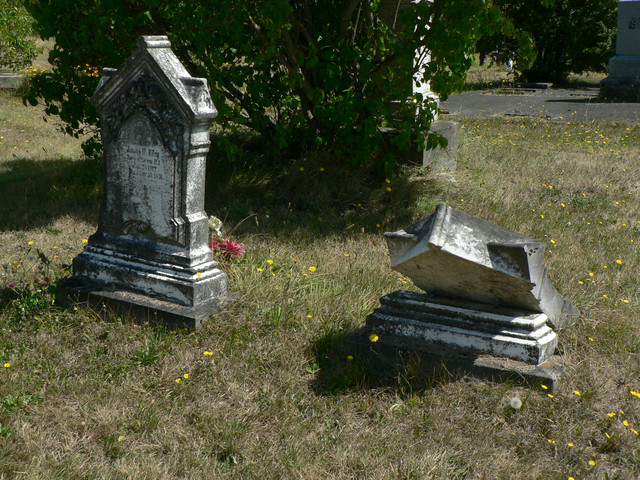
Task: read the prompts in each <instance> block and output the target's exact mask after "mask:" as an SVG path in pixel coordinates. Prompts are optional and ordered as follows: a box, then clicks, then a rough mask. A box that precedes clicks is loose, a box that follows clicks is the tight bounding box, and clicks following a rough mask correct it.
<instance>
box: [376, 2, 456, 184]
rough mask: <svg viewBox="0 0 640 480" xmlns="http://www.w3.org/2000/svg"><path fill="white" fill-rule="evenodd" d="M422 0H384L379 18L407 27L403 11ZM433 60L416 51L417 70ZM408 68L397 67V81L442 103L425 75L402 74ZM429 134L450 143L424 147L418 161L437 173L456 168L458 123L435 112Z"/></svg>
mask: <svg viewBox="0 0 640 480" xmlns="http://www.w3.org/2000/svg"><path fill="white" fill-rule="evenodd" d="M420 1H422V0H381V2H380V6H379V14H380V18H381V19H382V20H383V21H384V22H385V23H386V24H387V25H388V26H389V28H391V29H392V30H394V31H399V30H401V29H404V28H405V26H404V25H402V23H401V22H400V21H399V18H400V14H401V12H402V11H403V10H405V9H408V8H409V9H410V8H412V7H413V6H414V4H415V3H419V2H420ZM416 35H420V32H416ZM430 61H431V55H430V53H429V52H428V51H426V50H425V49H424V47H422V48H421V49H419V50H417V51H416V52H415V56H414V60H413V67H414V69H415V70H417V72H420V71H422V70H424V68H425V67H426V65H427V64H428V63H429V62H430ZM409 68H410V66H407V65H399V66H398V69H399V72H398V75H397V78H398V81H399V82H407V83H408V82H411V84H412V92H413V93H414V94H420V95H422V98H424V99H431V100H432V101H434V102H435V103H436V104H439V103H440V98H439V97H438V95H437V94H436V93H435V92H433V91H432V90H431V84H430V83H429V82H428V81H423V79H422V75H420V74H419V73H416V74H415V75H414V77H413V78H408V77H409V75H408V74H403V70H405V71H406V70H409ZM405 84H406V83H405ZM430 134H436V135H440V136H442V137H444V138H445V139H446V140H447V146H446V147H436V148H432V149H424V150H423V151H422V152H419V154H418V157H419V158H417V159H416V160H418V161H420V162H421V163H422V166H423V167H425V168H427V169H429V170H431V171H433V172H435V173H443V172H444V173H447V172H453V171H455V169H456V166H457V163H456V155H457V151H458V137H459V134H460V126H459V124H458V123H457V122H452V121H450V120H440V119H438V113H437V112H436V114H435V118H434V121H433V122H432V123H431V128H430V130H429V132H426V133H425V137H428V136H429V135H430ZM425 145H426V138H425Z"/></svg>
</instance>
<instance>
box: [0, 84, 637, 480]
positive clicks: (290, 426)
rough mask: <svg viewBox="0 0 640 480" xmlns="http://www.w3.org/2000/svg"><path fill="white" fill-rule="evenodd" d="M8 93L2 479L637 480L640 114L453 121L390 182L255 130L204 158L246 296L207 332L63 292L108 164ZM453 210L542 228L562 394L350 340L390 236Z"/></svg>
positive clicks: (0, 257)
mask: <svg viewBox="0 0 640 480" xmlns="http://www.w3.org/2000/svg"><path fill="white" fill-rule="evenodd" d="M42 116H43V113H42V110H41V109H39V108H27V107H24V106H22V104H21V102H20V100H19V98H18V97H16V96H14V95H13V94H11V93H6V92H0V192H2V201H1V202H0V247H1V249H0V272H1V273H0V274H1V275H2V277H1V278H0V293H1V295H2V297H1V298H0V478H3V479H4V478H6V479H9V478H42V479H47V478H105V479H106V478H109V479H118V478H149V479H151V478H153V479H170V478H221V479H224V478H229V479H231V478H236V479H249V478H263V479H265V478H304V479H327V478H335V479H345V478H371V479H393V480H396V479H409V478H420V479H421V478H437V479H445V478H446V479H462V478H468V479H475V478H480V479H481V478H500V479H540V478H547V479H568V478H575V479H582V478H609V479H613V478H618V479H627V478H634V477H637V476H638V475H640V466H639V465H640V435H639V434H638V432H639V431H640V393H638V392H640V356H639V354H640V325H639V322H638V316H639V314H640V305H639V302H640V294H639V293H640V291H639V288H640V287H639V286H638V282H637V276H638V275H637V272H638V271H639V269H640V265H639V263H640V257H639V255H638V242H640V236H639V235H638V232H639V231H640V196H639V193H640V192H639V190H640V184H639V183H638V180H637V179H638V178H639V177H640V162H639V160H640V126H638V125H635V124H626V123H608V124H597V123H589V124H584V123H579V122H574V121H572V120H571V118H565V119H563V121H561V122H551V121H549V120H545V119H537V118H535V117H531V118H504V117H499V116H496V117H492V118H486V119H480V118H467V119H458V120H459V121H460V122H461V125H462V129H461V138H460V145H459V158H458V171H457V172H455V173H454V174H453V175H452V177H453V180H454V181H451V179H450V178H449V177H445V176H437V175H433V174H431V173H429V172H425V171H424V170H422V168H421V167H420V166H417V165H409V164H405V165H403V166H402V167H401V168H400V170H399V171H398V174H397V175H396V176H394V177H393V178H390V179H388V180H385V179H379V178H378V177H376V176H375V175H374V174H373V173H372V172H370V171H367V170H356V169H350V168H348V167H343V166H339V165H336V163H335V162H333V161H332V159H331V158H329V157H327V156H326V155H322V154H319V153H314V154H308V155H306V156H304V157H302V158H300V159H297V160H295V161H294V162H293V163H291V162H282V164H281V165H278V164H277V162H276V163H274V162H273V161H272V160H271V159H268V158H267V157H266V156H264V153H263V152H262V151H261V148H260V145H256V144H255V141H254V140H252V139H250V138H247V142H246V143H247V144H246V152H247V153H246V155H245V156H244V158H242V159H240V160H238V161H237V162H235V163H233V164H220V163H216V161H215V159H216V158H218V156H217V155H216V152H215V149H214V151H212V153H211V154H210V161H209V165H208V174H207V204H206V210H207V213H208V214H214V215H216V216H218V217H219V218H221V219H222V220H223V222H224V236H226V237H230V238H233V239H235V240H237V241H239V242H241V243H242V244H243V245H244V246H245V248H246V251H247V253H246V255H245V256H244V257H243V258H242V259H241V260H228V259H224V258H220V259H219V260H220V267H221V268H222V270H223V271H225V272H226V273H227V274H228V275H229V279H230V283H229V288H230V290H231V291H232V292H233V294H234V296H235V302H234V303H233V304H231V305H230V306H228V307H226V308H225V309H224V310H222V311H220V312H218V313H217V314H216V315H215V316H214V317H213V318H212V319H211V320H210V321H209V322H208V323H207V324H206V325H205V326H204V327H203V328H202V329H201V330H199V331H197V332H186V331H165V330H163V329H160V328H150V327H148V326H144V325H137V324H134V323H132V322H130V321H128V320H127V319H117V320H114V321H112V322H104V321H102V320H100V319H99V318H98V317H97V316H95V315H94V314H92V313H91V312H90V311H87V310H84V309H82V308H78V307H76V308H70V309H61V308H59V307H56V306H54V305H52V294H53V293H54V289H55V282H56V280H57V279H59V278H62V277H65V276H68V275H69V274H70V271H69V267H68V266H67V265H68V264H70V261H71V259H72V258H73V257H75V256H76V255H77V254H78V253H79V252H80V251H81V250H82V248H83V245H84V241H85V239H87V238H88V236H89V235H91V234H92V233H93V232H94V231H95V226H96V223H97V213H98V208H99V202H100V190H101V175H102V166H101V164H100V161H98V160H91V159H83V158H82V155H81V150H80V147H79V142H78V141H77V140H75V139H72V138H69V137H66V136H63V135H62V134H61V133H58V132H57V130H56V126H55V124H54V123H55V122H53V120H50V121H49V122H48V123H44V122H43V121H42ZM440 202H446V203H448V204H450V205H451V206H452V207H454V208H456V209H459V210H463V211H465V212H467V213H470V214H472V215H476V216H479V217H481V218H483V219H485V220H488V221H491V222H494V223H496V224H498V225H500V226H502V227H506V228H508V229H511V230H514V231H517V232H519V233H522V234H525V235H527V236H530V237H533V238H535V239H538V240H542V241H544V242H545V243H546V245H547V254H546V255H545V258H546V262H547V266H548V267H549V270H550V275H551V278H552V280H553V282H554V283H555V285H557V286H558V288H559V290H560V292H561V293H562V294H563V295H564V296H565V297H566V298H567V299H569V300H570V301H571V302H573V303H574V304H575V305H576V306H578V307H579V308H580V309H581V311H582V312H583V316H582V318H581V319H580V320H579V321H578V322H577V323H576V324H574V325H572V326H570V327H566V328H564V329H561V330H560V331H559V332H558V335H559V347H558V349H557V352H558V353H559V355H560V356H561V358H562V361H563V362H564V364H565V370H564V374H563V377H562V380H561V383H560V386H559V388H558V389H557V390H556V391H554V392H551V391H550V390H549V389H545V386H544V385H542V386H536V387H534V388H525V387H522V386H518V385H515V384H506V383H490V382H486V381H480V380H474V379H461V380H457V381H450V380H448V379H447V378H446V377H445V376H442V377H436V378H431V379H425V378H423V377H421V376H420V375H418V374H416V372H417V366H416V364H415V363H414V359H413V358H411V357H407V361H406V365H405V366H404V367H403V368H400V369H391V368H390V369H389V370H387V371H372V370H371V369H370V368H368V367H367V365H366V364H364V363H363V362H361V361H360V360H359V359H358V358H357V356H356V357H355V358H352V357H351V356H350V354H349V352H346V351H344V350H342V349H341V348H340V341H341V339H342V338H343V337H344V336H345V335H347V334H349V333H351V332H353V331H355V330H357V329H358V328H360V327H361V326H363V325H364V321H365V318H366V316H367V315H368V314H369V313H371V312H372V311H373V309H374V308H375V307H376V306H377V305H378V299H379V298H380V296H382V295H383V294H386V293H389V292H392V291H394V290H397V289H413V287H412V286H411V285H410V284H409V283H408V282H407V280H406V279H404V278H402V277H400V276H399V275H398V274H396V273H395V272H393V271H392V270H391V269H390V268H389V260H388V255H387V249H386V246H385V244H384V240H383V238H382V233H383V232H385V231H391V230H397V229H399V228H403V227H405V226H407V225H409V224H410V223H411V222H413V221H415V220H418V219H420V218H422V217H424V216H427V215H429V214H431V213H432V212H433V210H434V207H435V206H436V205H437V204H438V203H440Z"/></svg>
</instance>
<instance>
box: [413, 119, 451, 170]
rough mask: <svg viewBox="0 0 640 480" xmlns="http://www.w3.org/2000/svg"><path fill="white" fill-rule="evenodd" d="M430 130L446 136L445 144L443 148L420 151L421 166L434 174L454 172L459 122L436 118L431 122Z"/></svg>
mask: <svg viewBox="0 0 640 480" xmlns="http://www.w3.org/2000/svg"><path fill="white" fill-rule="evenodd" d="M430 132H433V133H437V134H439V135H442V136H443V137H444V138H446V139H447V146H446V147H445V148H442V147H437V148H432V149H431V150H424V152H423V153H422V166H423V167H424V168H427V169H429V170H430V171H432V172H433V173H436V174H438V173H445V174H446V173H451V172H455V170H456V166H457V163H456V155H457V154H458V137H459V136H460V124H459V123H458V122H452V121H449V120H436V121H434V122H433V123H432V124H431V129H430Z"/></svg>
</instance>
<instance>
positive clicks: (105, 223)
mask: <svg viewBox="0 0 640 480" xmlns="http://www.w3.org/2000/svg"><path fill="white" fill-rule="evenodd" d="M170 46H171V45H170V43H169V41H168V39H167V37H142V38H141V39H140V40H139V41H138V49H137V50H136V51H135V52H134V53H133V54H132V55H131V56H130V57H129V58H128V59H127V60H126V61H125V63H124V65H123V66H122V67H120V68H119V69H118V70H113V69H105V71H104V73H103V77H102V79H101V81H100V84H99V85H98V88H97V90H96V93H95V95H94V96H93V98H92V103H93V104H94V105H95V106H96V108H97V110H98V112H99V113H100V117H101V120H102V122H101V134H102V141H103V145H104V185H103V199H102V204H101V207H100V217H99V221H98V230H97V232H96V233H95V234H94V235H92V236H91V237H89V242H88V244H87V246H86V247H85V249H84V251H83V252H82V253H81V254H80V255H78V256H77V257H76V258H75V259H74V261H73V277H72V280H71V281H70V283H71V284H73V285H76V286H77V284H78V283H79V282H81V283H85V284H87V285H90V286H91V287H88V289H89V290H95V291H107V292H109V291H111V292H116V291H117V292H124V294H123V295H122V299H121V300H122V302H126V298H127V295H126V293H127V292H130V293H132V294H136V295H142V296H146V297H148V299H149V301H159V302H168V303H169V304H174V305H176V306H180V307H181V308H182V310H184V309H193V311H194V312H200V313H198V314H197V315H196V314H195V313H194V315H190V314H185V318H187V319H188V318H191V316H193V317H194V318H195V317H197V318H198V321H193V322H191V321H189V320H186V321H187V323H191V324H192V326H197V325H199V323H200V322H201V321H202V320H203V319H204V317H206V316H208V314H207V313H206V312H209V313H211V312H213V311H214V310H215V309H216V308H217V307H218V306H219V304H220V301H221V298H222V297H223V296H224V295H225V293H226V288H227V276H226V274H224V273H223V272H222V271H221V270H220V269H218V268H217V262H215V261H214V259H213V253H212V252H211V250H210V248H209V247H208V244H207V241H208V219H207V215H206V213H205V212H204V178H205V171H204V170H205V159H206V154H207V152H208V150H209V129H210V126H211V124H212V122H213V119H214V118H215V116H216V114H217V112H216V109H215V107H214V106H213V103H212V101H211V97H210V95H209V91H208V88H207V82H206V80H205V79H201V78H193V77H191V76H190V75H189V73H188V72H187V71H186V70H185V68H184V67H183V65H182V64H181V63H180V61H179V60H178V58H177V57H176V56H175V55H174V53H173V51H172V50H171V48H170ZM74 288H75V287H74ZM80 290H81V291H86V290H87V288H84V289H80ZM62 291H66V290H65V289H64V288H63V289H62ZM67 293H69V292H68V291H67ZM136 295H132V296H130V299H131V302H132V304H135V303H139V302H138V301H137V300H136V299H137V298H138V297H137V296H136ZM70 296H73V295H71V294H70ZM122 302H121V303H122ZM142 303H145V302H142ZM147 303H148V302H147ZM133 310H135V309H132V311H133ZM158 310H159V311H161V310H162V308H158ZM172 323H175V322H173V321H172ZM178 323H179V322H178Z"/></svg>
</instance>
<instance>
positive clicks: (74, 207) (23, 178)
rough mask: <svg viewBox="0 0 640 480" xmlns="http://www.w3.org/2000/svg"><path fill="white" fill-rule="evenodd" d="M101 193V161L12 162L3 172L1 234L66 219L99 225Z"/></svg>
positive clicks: (23, 159) (0, 210) (0, 180)
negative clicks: (62, 218) (77, 219)
mask: <svg viewBox="0 0 640 480" xmlns="http://www.w3.org/2000/svg"><path fill="white" fill-rule="evenodd" d="M101 191H102V162H101V161H99V160H95V159H82V160H72V159H67V158H58V159H46V160H37V161H36V160H31V159H28V158H16V159H14V160H11V161H8V162H6V163H5V164H4V168H3V171H2V172H1V173H0V192H2V197H3V198H2V202H0V231H9V230H26V229H31V228H37V227H44V226H47V225H50V224H51V223H52V221H53V220H55V219H56V218H59V217H63V216H72V217H75V218H80V219H82V220H85V221H90V222H95V221H96V220H97V217H98V209H99V204H100V195H101Z"/></svg>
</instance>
